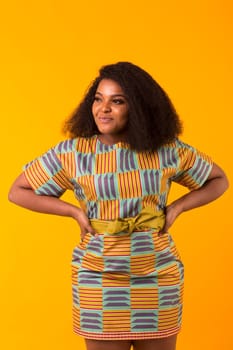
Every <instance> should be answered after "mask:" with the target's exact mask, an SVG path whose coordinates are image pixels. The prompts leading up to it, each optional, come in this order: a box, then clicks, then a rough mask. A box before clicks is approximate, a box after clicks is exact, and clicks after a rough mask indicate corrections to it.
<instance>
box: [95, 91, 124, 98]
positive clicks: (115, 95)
mask: <svg viewBox="0 0 233 350" xmlns="http://www.w3.org/2000/svg"><path fill="white" fill-rule="evenodd" d="M96 94H99V95H101V96H103V94H102V93H101V92H99V91H96ZM110 96H111V97H117V96H121V97H124V98H125V99H126V96H125V95H123V94H113V95H110Z"/></svg>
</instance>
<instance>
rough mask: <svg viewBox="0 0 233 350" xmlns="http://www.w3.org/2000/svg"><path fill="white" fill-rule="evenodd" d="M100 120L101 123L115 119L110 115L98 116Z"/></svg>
mask: <svg viewBox="0 0 233 350" xmlns="http://www.w3.org/2000/svg"><path fill="white" fill-rule="evenodd" d="M98 120H99V122H100V123H104V124H105V123H109V122H111V121H112V120H113V118H110V117H98Z"/></svg>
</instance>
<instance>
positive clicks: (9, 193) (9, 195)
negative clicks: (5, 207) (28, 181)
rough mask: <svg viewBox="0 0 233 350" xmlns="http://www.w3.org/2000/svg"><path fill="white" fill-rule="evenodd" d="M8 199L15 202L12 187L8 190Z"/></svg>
mask: <svg viewBox="0 0 233 350" xmlns="http://www.w3.org/2000/svg"><path fill="white" fill-rule="evenodd" d="M8 201H10V202H11V203H16V198H15V193H14V190H13V189H12V188H11V189H10V191H9V192H8Z"/></svg>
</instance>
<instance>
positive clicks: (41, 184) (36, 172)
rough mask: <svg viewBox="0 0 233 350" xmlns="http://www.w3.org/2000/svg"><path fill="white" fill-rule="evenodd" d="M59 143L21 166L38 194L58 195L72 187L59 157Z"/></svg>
mask: <svg viewBox="0 0 233 350" xmlns="http://www.w3.org/2000/svg"><path fill="white" fill-rule="evenodd" d="M61 147H62V145H61V143H60V144H58V145H57V146H55V147H54V148H51V149H50V150H48V151H47V152H46V153H44V154H43V155H42V156H40V157H38V158H36V159H34V160H33V161H32V162H30V163H28V164H26V165H25V166H24V167H23V170H24V174H25V176H26V178H27V180H28V181H29V183H30V185H31V186H32V188H33V189H34V191H35V193H36V194H38V195H47V196H54V197H60V196H61V195H62V194H63V193H64V192H65V191H66V190H67V189H71V190H72V189H73V185H72V182H71V179H70V177H69V175H68V173H67V171H66V169H64V166H63V165H62V162H61V160H60V157H59V149H61Z"/></svg>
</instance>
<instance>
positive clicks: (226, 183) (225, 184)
mask: <svg viewBox="0 0 233 350" xmlns="http://www.w3.org/2000/svg"><path fill="white" fill-rule="evenodd" d="M229 186H230V183H229V180H228V178H227V177H226V176H225V177H224V183H223V187H224V192H225V191H226V190H227V189H228V188H229Z"/></svg>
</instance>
